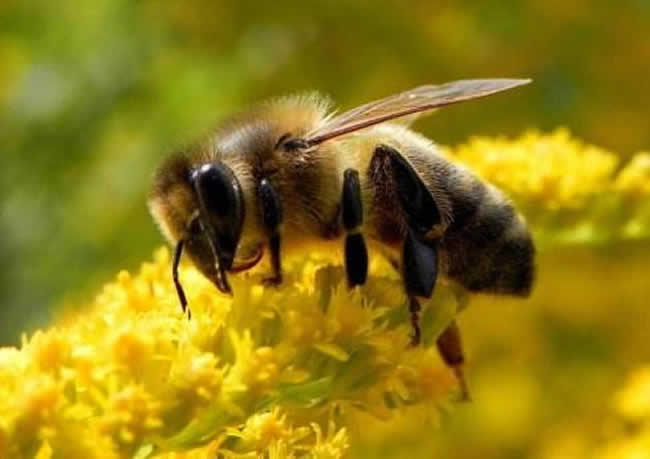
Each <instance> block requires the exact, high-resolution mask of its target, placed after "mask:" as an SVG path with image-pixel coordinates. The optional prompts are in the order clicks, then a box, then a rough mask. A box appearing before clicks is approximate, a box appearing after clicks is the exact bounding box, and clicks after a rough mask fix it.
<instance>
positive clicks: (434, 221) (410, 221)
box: [371, 145, 442, 345]
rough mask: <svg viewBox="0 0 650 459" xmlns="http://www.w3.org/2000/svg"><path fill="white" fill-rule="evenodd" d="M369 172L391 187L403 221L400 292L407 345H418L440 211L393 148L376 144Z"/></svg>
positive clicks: (433, 272)
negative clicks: (407, 322)
mask: <svg viewBox="0 0 650 459" xmlns="http://www.w3.org/2000/svg"><path fill="white" fill-rule="evenodd" d="M373 165H374V167H373ZM371 170H374V171H377V172H376V175H375V176H374V180H375V183H377V182H382V181H387V182H388V183H390V184H392V186H391V187H390V188H391V189H390V191H389V194H390V195H395V196H396V198H397V199H396V200H397V204H398V205H399V206H400V207H401V209H402V214H403V216H404V219H405V221H406V227H407V230H406V235H405V236H404V243H403V246H402V259H401V263H400V265H401V273H402V279H403V281H404V289H405V290H406V294H407V295H408V297H409V312H410V316H411V327H412V328H413V335H412V339H411V343H412V344H413V345H418V344H419V343H420V340H421V331H420V309H421V308H420V300H419V298H431V295H433V289H434V287H435V284H436V279H437V278H438V245H439V243H438V239H439V228H440V224H441V222H442V218H441V216H440V210H439V209H438V205H437V204H436V202H435V200H434V199H433V196H432V195H431V192H430V191H429V190H428V188H427V186H426V185H425V184H424V182H423V181H422V179H421V178H420V176H419V175H418V173H417V172H416V171H415V169H413V167H412V166H411V165H410V164H409V163H408V161H406V159H405V158H404V157H403V156H402V155H401V154H400V153H399V152H398V151H397V150H395V149H394V148H392V147H390V146H387V145H379V146H378V147H377V148H376V149H375V152H374V156H373V159H372V163H371ZM382 171H383V174H386V172H388V174H387V175H388V176H382ZM386 197H387V198H392V196H390V197H389V196H386Z"/></svg>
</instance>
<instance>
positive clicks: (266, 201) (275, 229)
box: [258, 178, 283, 285]
mask: <svg viewBox="0 0 650 459" xmlns="http://www.w3.org/2000/svg"><path fill="white" fill-rule="evenodd" d="M258 193H259V197H260V201H261V203H262V223H263V225H264V227H265V228H266V231H267V233H268V236H269V251H270V252H271V269H272V271H273V272H272V273H271V275H270V276H268V277H265V278H264V279H263V282H264V284H266V285H279V284H280V283H282V260H281V258H280V247H281V243H282V238H281V235H280V226H281V224H282V217H283V211H282V201H281V200H280V196H279V194H278V192H277V191H275V188H273V185H271V182H270V181H269V180H268V179H266V178H263V179H262V180H261V181H260V184H259V186H258Z"/></svg>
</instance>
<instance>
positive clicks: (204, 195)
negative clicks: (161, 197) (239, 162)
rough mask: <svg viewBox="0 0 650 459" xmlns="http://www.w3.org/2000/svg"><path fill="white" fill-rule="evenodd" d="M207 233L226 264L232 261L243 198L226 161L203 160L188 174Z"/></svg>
mask: <svg viewBox="0 0 650 459" xmlns="http://www.w3.org/2000/svg"><path fill="white" fill-rule="evenodd" d="M192 177H193V180H194V187H195V189H196V193H197V195H198V199H199V203H200V206H201V219H202V220H203V222H204V225H205V226H207V227H208V228H206V229H207V230H208V237H211V238H212V241H213V243H214V245H215V248H216V249H217V252H218V254H219V258H220V261H221V262H223V263H224V264H225V265H226V268H228V267H229V266H230V265H231V264H232V258H233V257H234V253H235V250H236V248H237V245H238V243H239V238H240V236H241V230H242V226H243V223H244V216H245V209H244V199H243V192H242V189H241V185H240V184H239V180H238V179H237V177H236V176H235V174H234V173H233V171H232V169H231V168H230V167H228V166H227V165H225V164H223V163H221V162H216V163H209V164H204V165H202V166H201V167H200V168H198V169H197V170H196V171H195V172H194V173H193V175H192Z"/></svg>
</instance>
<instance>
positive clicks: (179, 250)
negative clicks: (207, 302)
mask: <svg viewBox="0 0 650 459" xmlns="http://www.w3.org/2000/svg"><path fill="white" fill-rule="evenodd" d="M184 244H185V240H184V239H181V240H180V241H178V243H177V244H176V248H175V249H174V261H173V262H172V278H173V279H174V286H175V287H176V293H177V294H178V300H179V301H180V303H181V309H183V314H185V311H187V317H188V318H190V319H191V318H192V311H190V309H189V308H188V307H187V297H186V296H185V291H184V290H183V286H182V285H181V281H180V279H179V278H178V265H179V264H180V262H181V255H182V254H183V245H184Z"/></svg>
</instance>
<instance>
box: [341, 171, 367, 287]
mask: <svg viewBox="0 0 650 459" xmlns="http://www.w3.org/2000/svg"><path fill="white" fill-rule="evenodd" d="M341 209H342V217H343V227H344V228H345V231H346V233H347V235H346V236H345V274H346V277H347V279H348V285H349V286H350V287H355V286H357V285H363V284H365V283H366V278H367V277H368V249H367V248H366V242H365V240H364V239H363V235H362V234H361V231H360V230H361V224H362V223H363V203H362V201H361V185H360V183H359V172H357V171H356V170H354V169H346V170H345V172H344V173H343V192H342V196H341Z"/></svg>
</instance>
